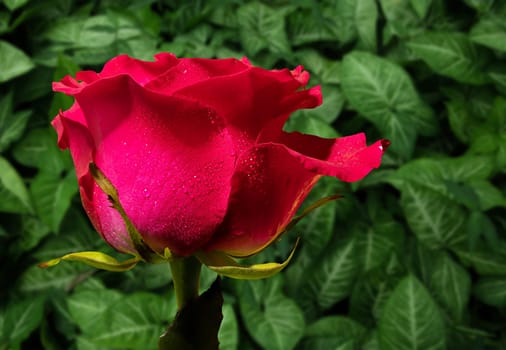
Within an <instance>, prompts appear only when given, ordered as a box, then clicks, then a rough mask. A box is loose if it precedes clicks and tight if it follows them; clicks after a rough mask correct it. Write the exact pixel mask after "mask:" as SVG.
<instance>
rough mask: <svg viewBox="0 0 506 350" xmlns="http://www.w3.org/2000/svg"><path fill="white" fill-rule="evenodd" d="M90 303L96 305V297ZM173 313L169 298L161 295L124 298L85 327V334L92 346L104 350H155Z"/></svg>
mask: <svg viewBox="0 0 506 350" xmlns="http://www.w3.org/2000/svg"><path fill="white" fill-rule="evenodd" d="M89 296H90V297H91V296H92V295H89ZM87 302H88V303H96V296H95V298H93V299H88V300H87ZM91 307H95V306H91ZM174 312H175V309H174V308H173V307H172V306H171V304H170V302H169V301H168V300H167V298H164V297H161V296H159V295H156V294H152V293H135V294H131V295H123V296H122V297H121V298H119V299H117V300H116V301H115V302H112V303H110V304H108V305H107V308H106V309H105V310H104V311H102V312H101V313H100V314H98V315H97V316H98V317H97V318H96V319H95V320H94V322H89V323H86V333H85V334H86V337H87V338H88V339H89V340H90V341H91V342H93V343H95V344H97V345H100V346H102V347H112V348H128V349H155V348H156V345H157V343H158V338H159V336H160V334H162V332H163V328H164V326H163V325H164V324H165V323H166V322H167V321H168V320H169V318H171V317H172V316H173V315H174ZM76 316H78V315H76ZM78 317H79V316H78Z"/></svg>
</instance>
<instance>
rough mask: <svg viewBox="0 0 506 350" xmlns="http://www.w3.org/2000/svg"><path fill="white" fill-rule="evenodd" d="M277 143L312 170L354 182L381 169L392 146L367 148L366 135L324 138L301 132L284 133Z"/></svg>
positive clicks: (385, 143) (382, 142) (383, 143)
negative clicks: (385, 155) (372, 171)
mask: <svg viewBox="0 0 506 350" xmlns="http://www.w3.org/2000/svg"><path fill="white" fill-rule="evenodd" d="M277 142H279V143H282V144H284V145H286V146H287V147H288V148H289V149H290V150H291V153H292V155H293V156H295V157H297V158H298V159H299V160H300V162H301V164H303V165H304V167H305V168H306V169H308V170H309V171H312V172H315V173H317V174H321V175H327V176H335V177H337V178H339V179H340V180H342V181H346V182H354V181H358V180H361V179H362V178H364V177H365V176H366V175H367V174H369V172H370V171H371V170H373V169H375V168H378V167H379V166H380V164H381V157H382V156H383V153H384V151H385V150H386V148H387V147H388V145H389V142H388V141H386V140H380V141H377V142H375V143H373V144H372V145H370V146H367V144H366V139H365V134H363V133H359V134H355V135H351V136H346V137H341V138H337V139H324V138H320V137H317V136H312V135H304V134H301V133H298V132H293V133H286V132H283V133H282V134H281V136H280V138H279V139H278V140H277Z"/></svg>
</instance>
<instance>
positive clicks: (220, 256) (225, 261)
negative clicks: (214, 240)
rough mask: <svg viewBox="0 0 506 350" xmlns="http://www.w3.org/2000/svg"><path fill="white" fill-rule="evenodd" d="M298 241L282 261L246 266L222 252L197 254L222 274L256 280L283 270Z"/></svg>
mask: <svg viewBox="0 0 506 350" xmlns="http://www.w3.org/2000/svg"><path fill="white" fill-rule="evenodd" d="M298 243H299V239H297V242H296V243H295V246H294V247H293V249H292V251H291V252H290V255H289V256H288V258H287V259H286V260H285V261H284V262H282V263H274V262H270V263H264V264H255V265H250V266H244V265H241V264H239V263H238V262H237V261H235V260H234V259H233V258H231V257H230V256H229V255H226V254H224V253H220V252H210V253H199V254H197V258H198V259H199V260H200V261H201V262H202V263H203V264H205V265H206V266H207V267H208V268H209V269H211V270H212V271H214V272H216V273H217V274H219V275H221V276H225V277H230V278H235V279H240V280H256V279H261V278H268V277H272V276H274V275H275V274H277V273H278V272H280V271H281V270H283V269H284V268H285V267H286V266H287V265H288V263H289V262H290V260H291V259H292V257H293V255H294V253H295V249H296V248H297V245H298Z"/></svg>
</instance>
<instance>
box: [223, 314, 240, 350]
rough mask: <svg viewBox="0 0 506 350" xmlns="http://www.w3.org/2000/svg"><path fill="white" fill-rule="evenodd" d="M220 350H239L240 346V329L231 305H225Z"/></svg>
mask: <svg viewBox="0 0 506 350" xmlns="http://www.w3.org/2000/svg"><path fill="white" fill-rule="evenodd" d="M218 341H219V343H220V350H237V349H238V345H239V327H238V324H237V318H236V316H235V312H234V308H233V307H232V305H230V304H225V305H223V321H222V322H221V327H220V330H219V332H218Z"/></svg>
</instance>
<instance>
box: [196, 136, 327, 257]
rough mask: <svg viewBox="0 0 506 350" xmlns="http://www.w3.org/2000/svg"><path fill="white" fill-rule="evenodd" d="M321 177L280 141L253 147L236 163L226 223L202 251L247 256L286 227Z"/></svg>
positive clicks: (259, 248)
mask: <svg viewBox="0 0 506 350" xmlns="http://www.w3.org/2000/svg"><path fill="white" fill-rule="evenodd" d="M318 178H319V176H318V175H317V174H315V173H312V172H310V171H308V170H307V169H305V168H304V166H303V165H302V164H301V162H300V160H299V159H298V158H296V157H294V156H293V155H292V154H291V153H290V152H289V150H288V149H287V148H286V147H285V146H283V145H279V144H263V145H258V146H255V147H253V148H251V149H250V150H249V151H248V152H246V153H245V154H244V155H243V156H242V157H241V158H240V161H239V162H238V165H237V168H236V172H235V174H234V177H233V178H232V193H231V197H230V201H229V205H228V211H227V216H226V218H225V221H224V223H223V224H222V225H221V226H220V228H219V229H218V232H217V233H216V234H215V236H213V238H212V240H211V241H210V242H209V243H208V244H207V245H206V246H205V248H204V250H206V251H213V250H219V251H223V252H225V253H227V254H231V255H233V256H247V255H250V254H253V253H255V252H257V251H259V250H261V249H262V248H263V247H265V246H266V245H268V244H269V243H270V242H272V241H273V240H274V239H276V238H277V237H278V235H279V234H280V233H281V232H282V231H283V230H284V228H285V227H286V225H287V224H288V223H289V222H290V220H291V219H292V217H293V215H294V214H295V212H296V211H297V209H298V207H299V206H300V204H301V203H302V201H303V200H304V198H305V197H306V196H307V194H308V193H309V191H310V190H311V188H312V187H313V185H314V184H315V183H316V181H317V180H318Z"/></svg>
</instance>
